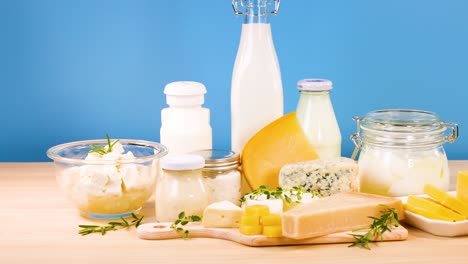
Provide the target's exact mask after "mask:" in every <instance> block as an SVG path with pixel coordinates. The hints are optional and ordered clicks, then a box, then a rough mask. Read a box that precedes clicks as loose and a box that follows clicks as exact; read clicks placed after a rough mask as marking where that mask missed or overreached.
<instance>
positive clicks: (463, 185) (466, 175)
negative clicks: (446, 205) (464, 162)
mask: <svg viewBox="0 0 468 264" xmlns="http://www.w3.org/2000/svg"><path fill="white" fill-rule="evenodd" d="M457 198H458V199H460V200H461V201H462V202H464V203H466V204H468V171H459V172H458V179H457Z"/></svg>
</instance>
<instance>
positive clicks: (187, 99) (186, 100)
mask: <svg viewBox="0 0 468 264" xmlns="http://www.w3.org/2000/svg"><path fill="white" fill-rule="evenodd" d="M164 93H165V94H166V102H167V104H168V105H174V106H191V105H202V104H203V103H204V102H205V97H204V94H206V88H205V85H203V84H202V83H199V82H172V83H169V84H167V85H166V87H165V88H164Z"/></svg>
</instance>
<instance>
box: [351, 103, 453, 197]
mask: <svg viewBox="0 0 468 264" xmlns="http://www.w3.org/2000/svg"><path fill="white" fill-rule="evenodd" d="M353 119H354V120H355V121H356V123H357V130H358V131H357V132H356V133H355V134H353V135H352V136H351V140H352V141H353V142H354V144H355V145H356V149H355V151H354V153H353V158H355V156H356V155H357V153H358V151H359V149H360V150H361V154H360V156H359V162H358V164H359V179H360V191H361V192H366V193H373V194H380V195H386V196H405V195H410V194H420V193H422V190H423V187H424V185H425V184H432V185H434V186H437V187H438V188H440V189H442V190H445V191H447V190H448V188H449V184H450V171H449V168H448V160H447V155H446V154H445V150H444V148H443V144H444V143H447V142H449V143H453V142H454V141H455V140H456V139H457V138H458V125H457V124H455V123H451V122H444V121H441V120H440V118H439V117H438V116H437V115H436V114H435V113H432V112H428V111H422V110H412V109H386V110H377V111H372V112H369V113H367V115H366V116H365V117H354V118H353ZM447 129H450V130H451V131H450V133H449V134H445V131H446V130H447Z"/></svg>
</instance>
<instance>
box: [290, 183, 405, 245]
mask: <svg viewBox="0 0 468 264" xmlns="http://www.w3.org/2000/svg"><path fill="white" fill-rule="evenodd" d="M382 205H386V206H388V207H391V208H394V209H395V210H396V212H397V213H398V219H403V217H404V214H403V204H402V203H401V200H399V199H395V198H390V197H385V196H379V195H373V194H365V193H357V192H347V193H339V194H335V195H332V196H329V197H325V198H321V199H317V200H316V201H313V202H311V203H307V204H300V205H298V206H296V207H294V208H292V209H291V210H289V211H286V212H284V213H283V219H282V220H283V221H282V223H283V224H282V225H283V236H285V237H289V238H294V239H304V238H312V237H318V236H323V235H328V234H332V233H337V232H344V231H352V230H356V229H360V228H366V227H370V225H371V224H372V221H373V220H372V219H371V218H369V216H371V217H377V218H379V217H380V216H381V215H382V212H381V211H383V210H385V207H384V206H382Z"/></svg>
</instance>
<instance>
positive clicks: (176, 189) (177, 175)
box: [155, 154, 210, 222]
mask: <svg viewBox="0 0 468 264" xmlns="http://www.w3.org/2000/svg"><path fill="white" fill-rule="evenodd" d="M160 165H161V168H162V172H163V173H162V175H161V178H160V179H159V181H158V183H157V187H156V196H155V208H156V220H157V221H158V222H174V221H175V220H177V219H178V215H179V213H180V212H185V214H186V215H198V216H201V215H202V214H203V211H204V210H205V207H207V206H208V203H209V199H210V196H209V193H208V192H207V190H206V187H205V184H204V182H203V178H202V168H203V167H204V166H205V160H204V159H203V157H201V156H197V155H190V154H180V155H169V156H166V157H164V158H162V159H161V161H160Z"/></svg>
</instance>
